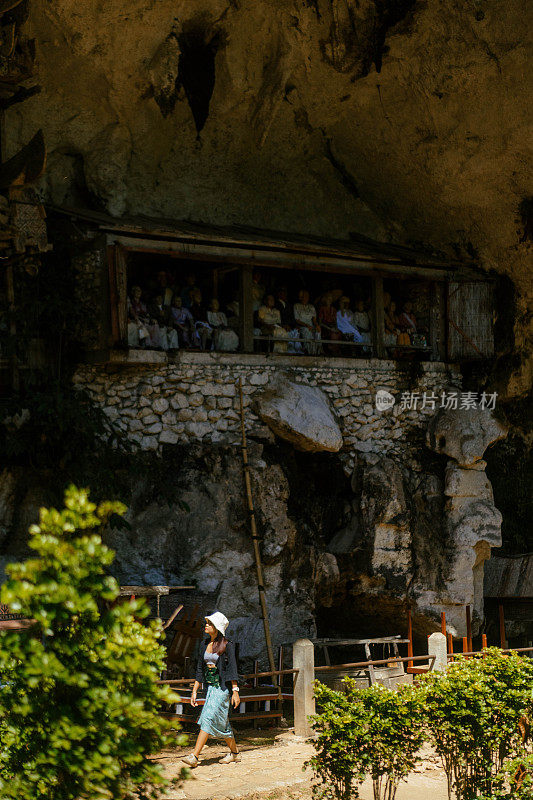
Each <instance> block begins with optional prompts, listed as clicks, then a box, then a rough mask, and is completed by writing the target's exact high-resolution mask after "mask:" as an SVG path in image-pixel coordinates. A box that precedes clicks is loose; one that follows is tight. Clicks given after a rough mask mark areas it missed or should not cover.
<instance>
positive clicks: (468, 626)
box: [465, 606, 473, 653]
mask: <svg viewBox="0 0 533 800" xmlns="http://www.w3.org/2000/svg"><path fill="white" fill-rule="evenodd" d="M465 610H466V638H467V640H468V652H469V653H472V652H473V649H472V618H471V615H470V606H466V609H465Z"/></svg>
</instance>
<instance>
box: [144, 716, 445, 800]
mask: <svg viewBox="0 0 533 800" xmlns="http://www.w3.org/2000/svg"><path fill="white" fill-rule="evenodd" d="M240 749H241V753H242V761H241V762H240V763H238V764H229V765H227V766H226V765H223V764H219V763H218V760H219V759H220V758H221V757H222V756H223V755H225V754H226V752H227V750H226V748H225V747H223V746H221V745H219V744H218V743H213V744H211V745H207V746H206V747H205V748H204V750H203V752H202V758H201V763H200V766H199V767H197V768H196V769H195V770H193V773H192V774H193V778H192V779H191V780H188V781H186V782H185V783H184V784H183V786H182V787H180V788H179V789H172V790H170V791H169V792H168V793H167V795H165V797H166V800H234V798H243V800H244V799H246V800H311V797H312V795H311V773H310V772H309V770H306V771H305V772H304V771H303V769H302V767H303V763H304V761H306V759H307V758H309V756H311V755H312V752H313V748H312V746H311V745H309V744H307V743H306V742H305V741H304V740H302V739H298V738H296V737H295V736H294V735H293V734H292V733H291V732H284V733H282V734H278V735H277V736H276V737H275V738H274V739H273V738H272V737H270V738H269V737H268V736H265V737H263V738H261V739H257V738H250V739H248V738H246V737H240ZM188 752H190V748H189V749H187V750H184V751H181V750H180V751H177V750H176V751H168V752H165V753H163V754H162V755H161V757H160V761H161V763H162V764H164V766H165V773H166V775H167V777H168V778H174V777H176V776H177V775H179V772H180V769H181V767H182V763H181V761H180V756H181V755H182V754H184V753H188ZM372 796H373V795H372V786H371V784H370V783H368V784H366V783H365V784H364V785H363V788H362V789H361V797H362V798H363V800H372ZM447 797H448V795H447V791H446V779H445V777H444V774H443V772H442V770H441V769H440V768H439V767H438V766H437V765H436V764H435V763H434V761H433V760H432V759H429V760H427V761H425V762H424V764H423V765H422V768H421V770H420V771H419V772H415V773H413V774H412V775H411V776H410V777H409V781H408V783H406V784H403V785H402V786H401V787H400V788H399V790H398V795H397V800H447Z"/></svg>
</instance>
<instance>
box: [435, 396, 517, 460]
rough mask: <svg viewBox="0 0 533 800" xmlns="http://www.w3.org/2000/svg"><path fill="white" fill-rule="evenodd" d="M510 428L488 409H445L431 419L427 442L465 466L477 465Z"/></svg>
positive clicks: (438, 451)
mask: <svg viewBox="0 0 533 800" xmlns="http://www.w3.org/2000/svg"><path fill="white" fill-rule="evenodd" d="M506 436H507V429H506V428H505V426H504V425H503V424H502V423H501V422H499V421H498V420H497V419H496V417H495V416H494V414H493V413H492V412H491V411H488V410H487V409H483V410H481V409H479V408H463V409H455V410H453V409H452V410H446V409H442V410H441V411H439V412H438V413H437V414H436V415H435V416H434V417H433V419H432V420H431V422H430V424H429V426H428V431H427V436H426V443H427V446H428V447H430V448H431V449H432V450H434V451H435V452H436V453H442V454H443V455H447V456H449V457H450V458H453V459H455V461H457V463H458V464H459V466H461V467H466V468H469V467H475V464H476V463H477V462H479V461H481V459H482V458H483V454H484V452H485V450H486V449H487V447H489V445H491V444H494V442H497V441H499V440H500V439H504V438H505V437H506Z"/></svg>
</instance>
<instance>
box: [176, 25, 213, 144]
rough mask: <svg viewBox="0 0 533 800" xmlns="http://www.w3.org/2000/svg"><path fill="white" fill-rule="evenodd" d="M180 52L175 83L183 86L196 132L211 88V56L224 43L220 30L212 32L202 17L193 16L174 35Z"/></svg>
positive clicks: (206, 112)
mask: <svg viewBox="0 0 533 800" xmlns="http://www.w3.org/2000/svg"><path fill="white" fill-rule="evenodd" d="M178 43H179V48H180V55H179V60H178V77H177V86H178V87H181V86H183V89H184V91H185V96H186V97H187V102H188V103H189V107H190V109H191V112H192V115H193V118H194V124H195V127H196V131H197V133H200V132H201V130H202V129H203V127H204V125H205V123H206V122H207V118H208V116H209V104H210V102H211V97H212V95H213V90H214V88H215V57H216V54H217V52H218V50H219V48H220V47H221V46H222V45H223V43H224V35H223V33H222V32H221V31H215V32H213V30H212V28H211V26H210V25H209V24H206V22H205V20H203V19H193V20H191V21H190V22H188V23H187V25H185V26H184V28H183V30H182V32H181V33H180V34H179V36H178Z"/></svg>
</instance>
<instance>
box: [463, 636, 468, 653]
mask: <svg viewBox="0 0 533 800" xmlns="http://www.w3.org/2000/svg"><path fill="white" fill-rule="evenodd" d="M463 653H468V636H463Z"/></svg>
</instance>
